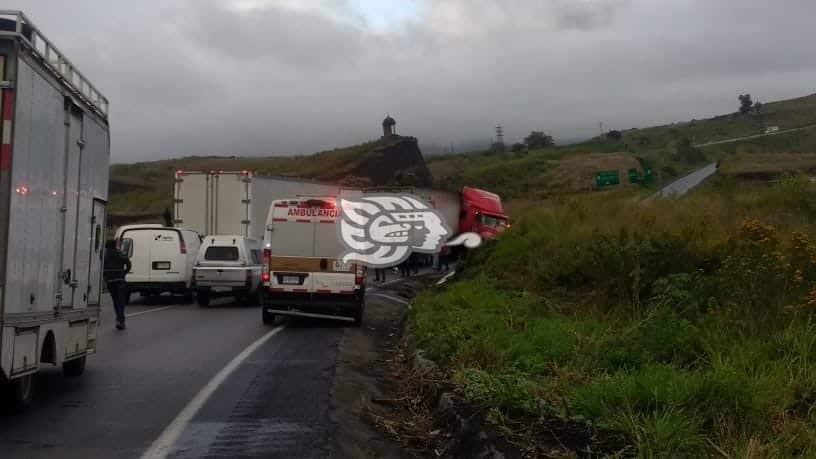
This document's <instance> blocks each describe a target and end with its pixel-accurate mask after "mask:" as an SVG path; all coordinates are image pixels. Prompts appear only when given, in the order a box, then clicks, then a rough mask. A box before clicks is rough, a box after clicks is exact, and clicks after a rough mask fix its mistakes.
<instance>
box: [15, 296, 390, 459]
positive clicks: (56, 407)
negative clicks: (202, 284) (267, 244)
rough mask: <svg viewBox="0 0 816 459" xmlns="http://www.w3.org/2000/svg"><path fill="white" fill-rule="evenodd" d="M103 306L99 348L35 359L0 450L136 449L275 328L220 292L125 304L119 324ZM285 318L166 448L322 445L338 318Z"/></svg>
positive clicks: (327, 428)
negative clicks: (124, 319)
mask: <svg viewBox="0 0 816 459" xmlns="http://www.w3.org/2000/svg"><path fill="white" fill-rule="evenodd" d="M162 299H164V298H162ZM171 301H172V300H170V299H169V298H168V299H166V300H165V303H170V302H171ZM378 301H387V300H385V299H383V298H378V297H374V296H369V298H368V306H367V308H373V307H376V304H377V302H378ZM167 306H171V307H169V308H168V307H167ZM111 309H112V308H110V307H108V308H105V309H104V312H103V315H102V320H103V324H102V326H101V327H100V331H99V338H98V342H99V346H98V353H97V354H96V355H93V356H90V357H89V358H88V364H87V368H86V371H85V374H84V375H83V376H82V377H80V378H76V379H67V378H65V377H63V375H62V372H61V370H59V369H56V368H49V369H46V370H43V371H41V372H40V374H39V375H38V377H37V379H36V382H35V384H36V390H37V393H36V394H35V399H34V402H33V403H32V406H31V407H30V408H29V409H28V410H27V411H25V412H24V413H22V414H18V415H10V416H0V457H2V458H18V457H19V458H83V459H89V458H113V457H116V458H140V457H142V456H143V455H144V454H145V452H146V451H147V450H148V449H149V448H151V446H152V445H153V444H154V442H156V441H157V439H158V438H159V437H160V436H162V433H163V432H164V431H165V428H167V427H168V425H170V424H171V423H172V422H173V420H174V419H176V417H177V416H178V415H179V413H180V412H182V411H183V410H184V409H185V407H186V406H187V405H188V403H189V402H190V401H191V400H192V399H193V398H194V397H196V394H198V393H199V391H201V390H202V388H203V387H204V386H205V385H207V383H208V382H209V381H210V380H211V379H213V377H214V376H215V375H216V374H218V373H219V371H221V370H222V369H223V368H224V367H225V366H226V365H227V364H228V363H230V362H231V361H232V360H233V359H234V358H235V357H236V356H237V355H239V354H241V353H242V351H244V350H245V349H246V348H247V346H249V345H251V344H252V343H253V342H255V341H256V340H258V339H259V338H261V337H263V336H265V335H266V334H268V333H269V332H270V330H273V329H274V327H270V326H265V325H264V324H263V323H262V322H261V311H260V308H258V307H245V306H240V305H235V304H229V303H228V302H227V301H226V300H223V303H215V304H214V305H212V306H210V307H208V308H200V307H198V306H196V305H171V304H154V305H139V306H130V307H129V308H128V311H127V312H128V314H133V316H132V317H130V318H129V319H128V329H127V330H126V331H123V332H121V331H117V330H114V329H113V324H114V320H113V314H112V311H111ZM283 325H284V327H283V329H282V330H280V332H279V333H277V334H275V335H274V336H272V337H271V338H269V339H268V340H267V341H265V342H264V343H263V344H262V345H261V346H260V347H258V348H257V350H256V351H255V352H253V353H252V354H250V355H249V358H247V359H246V360H244V361H243V362H241V363H240V364H239V365H238V366H237V367H236V369H235V371H234V372H233V373H232V374H231V375H230V376H229V377H228V378H227V379H226V380H225V381H224V382H223V384H221V385H220V386H219V387H218V388H217V389H216V390H215V392H213V393H212V396H211V397H210V398H209V399H208V400H207V401H206V402H205V403H204V404H203V405H202V406H201V407H200V410H198V412H197V413H196V414H195V416H193V417H192V419H190V422H189V423H187V424H185V425H183V426H182V428H180V429H179V432H178V436H177V440H176V441H174V442H173V443H172V445H171V448H170V449H169V450H168V451H167V452H168V453H169V455H168V457H173V458H192V457H196V458H197V457H325V456H327V455H328V454H329V444H330V442H329V439H330V437H331V435H332V432H333V430H334V425H333V422H332V410H333V408H332V403H331V387H332V381H333V378H334V369H335V364H336V358H337V349H338V344H339V341H340V339H341V338H342V336H343V331H344V326H343V325H340V324H337V323H333V322H326V321H311V320H308V321H307V320H297V321H284V322H283Z"/></svg>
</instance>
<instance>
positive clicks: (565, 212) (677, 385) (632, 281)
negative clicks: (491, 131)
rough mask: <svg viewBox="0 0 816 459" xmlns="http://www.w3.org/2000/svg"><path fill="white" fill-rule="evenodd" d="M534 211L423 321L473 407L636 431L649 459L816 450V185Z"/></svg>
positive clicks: (478, 257) (474, 259)
mask: <svg viewBox="0 0 816 459" xmlns="http://www.w3.org/2000/svg"><path fill="white" fill-rule="evenodd" d="M721 187H722V184H718V185H712V186H709V187H708V188H706V189H704V190H702V191H701V192H700V193H698V194H695V195H694V196H691V197H690V198H688V199H686V200H683V201H671V200H670V201H662V202H655V203H652V204H650V205H642V204H634V203H632V202H631V200H628V199H610V197H609V196H606V198H605V199H599V198H598V197H597V196H588V197H582V198H575V199H570V200H567V201H565V202H564V203H563V204H561V205H555V206H551V207H549V208H547V209H542V210H538V211H533V212H531V213H529V214H528V215H526V216H524V217H523V218H522V219H521V220H520V221H519V222H518V223H517V224H515V225H514V226H513V228H512V229H511V230H510V231H509V232H507V233H505V234H504V235H503V236H502V237H501V238H500V240H498V241H496V242H495V243H491V244H488V245H487V246H485V247H483V248H481V249H480V250H478V251H477V252H474V253H473V254H472V256H471V257H469V258H468V259H467V260H466V262H465V264H464V268H463V272H462V274H461V278H460V280H458V281H457V282H455V283H453V284H452V285H450V286H448V287H446V288H443V289H435V290H429V291H426V292H423V293H422V294H421V295H420V296H419V297H418V298H417V301H416V304H415V306H414V308H413V309H412V311H411V324H412V327H413V330H414V332H415V334H416V335H417V339H418V344H419V346H420V348H422V349H423V350H425V351H426V352H427V353H428V355H429V356H430V357H431V358H433V359H435V360H436V361H438V362H439V363H441V364H443V365H445V366H447V367H448V368H450V370H451V374H452V380H453V381H454V382H455V383H456V384H458V385H459V387H460V388H461V390H462V393H463V394H465V395H466V396H467V397H469V398H471V399H473V400H475V401H478V402H480V403H483V404H485V405H487V406H489V407H493V408H497V409H500V410H502V409H507V410H509V409H522V410H526V411H528V412H529V413H531V414H534V415H536V414H541V413H542V411H546V412H548V413H555V414H558V415H561V416H565V417H570V418H573V419H581V420H584V421H585V422H588V423H590V424H593V425H597V426H600V427H604V428H612V429H617V430H621V431H624V432H626V433H627V434H628V436H629V438H630V440H631V442H632V443H633V445H634V446H635V447H636V448H637V451H638V454H639V455H640V456H642V457H704V456H711V457H714V456H721V455H722V454H727V455H729V456H731V457H791V456H813V455H814V454H816V243H815V242H813V241H811V239H810V237H809V235H810V234H813V230H814V229H816V206H814V205H813V203H816V185H814V184H812V183H810V182H809V181H807V180H804V179H796V178H794V179H788V180H785V181H783V182H781V183H778V184H776V185H773V186H756V187H750V186H743V187H742V188H743V189H741V190H740V193H734V194H729V193H726V192H724V191H723V189H722V188H721Z"/></svg>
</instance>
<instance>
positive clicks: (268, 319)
mask: <svg viewBox="0 0 816 459" xmlns="http://www.w3.org/2000/svg"><path fill="white" fill-rule="evenodd" d="M262 311H263V313H262V316H263V323H264V324H265V325H275V323H276V322H277V321H278V316H276V315H275V314H272V313H271V312H266V308H264V309H262Z"/></svg>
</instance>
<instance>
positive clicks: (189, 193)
mask: <svg viewBox="0 0 816 459" xmlns="http://www.w3.org/2000/svg"><path fill="white" fill-rule="evenodd" d="M174 179H175V183H176V186H175V189H174V198H175V214H174V215H175V221H174V223H173V225H174V226H177V227H184V228H189V229H192V230H195V231H198V233H199V234H216V235H218V234H228V235H229V234H235V235H241V236H246V237H249V238H253V239H258V240H260V239H262V238H263V237H264V230H265V225H266V217H267V214H269V206H270V205H271V204H272V201H274V200H276V199H285V198H290V197H292V196H338V195H339V193H340V190H341V187H340V185H337V184H332V183H325V182H318V181H313V180H307V179H295V178H290V177H257V176H253V175H252V173H251V172H249V171H241V172H223V171H219V172H190V171H177V172H176V174H175V178H174Z"/></svg>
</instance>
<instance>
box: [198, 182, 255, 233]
mask: <svg viewBox="0 0 816 459" xmlns="http://www.w3.org/2000/svg"><path fill="white" fill-rule="evenodd" d="M212 180H213V181H214V182H213V187H214V189H215V193H214V195H215V200H214V205H215V208H214V214H215V226H214V228H213V229H212V230H211V232H210V233H208V234H240V235H242V236H249V225H250V218H249V210H250V207H249V205H250V202H251V196H250V186H249V184H250V182H251V177H250V176H249V173H248V172H229V173H217V174H214V175H213V178H212Z"/></svg>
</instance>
